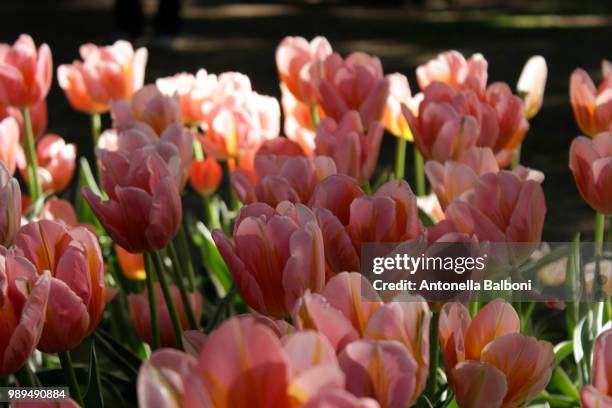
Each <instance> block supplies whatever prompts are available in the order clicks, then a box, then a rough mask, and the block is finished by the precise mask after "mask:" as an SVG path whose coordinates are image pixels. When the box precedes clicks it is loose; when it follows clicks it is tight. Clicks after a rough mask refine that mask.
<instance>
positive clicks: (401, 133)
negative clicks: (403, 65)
mask: <svg viewBox="0 0 612 408" xmlns="http://www.w3.org/2000/svg"><path fill="white" fill-rule="evenodd" d="M387 79H388V80H389V96H388V98H387V107H386V108H385V114H384V115H383V118H382V123H383V125H384V126H385V129H387V131H388V132H390V133H391V134H392V135H394V136H397V137H401V138H403V139H406V140H408V141H412V140H413V136H412V132H411V131H410V126H409V125H408V121H407V120H406V118H405V117H404V115H403V113H402V105H406V106H408V109H410V110H412V111H413V112H417V111H418V109H419V107H418V104H419V102H420V96H419V97H417V95H415V97H414V98H413V97H412V94H411V93H410V85H408V79H407V78H406V77H405V76H404V75H402V74H398V73H396V74H391V75H387ZM419 95H421V96H422V94H419Z"/></svg>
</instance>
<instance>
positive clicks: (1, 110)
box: [0, 99, 48, 142]
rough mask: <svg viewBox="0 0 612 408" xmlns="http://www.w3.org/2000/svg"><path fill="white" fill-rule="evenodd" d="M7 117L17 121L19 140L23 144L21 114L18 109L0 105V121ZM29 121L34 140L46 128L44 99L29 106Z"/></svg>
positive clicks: (46, 119) (45, 102) (23, 132)
mask: <svg viewBox="0 0 612 408" xmlns="http://www.w3.org/2000/svg"><path fill="white" fill-rule="evenodd" d="M8 117H13V118H14V119H15V120H16V121H17V124H18V125H19V135H20V140H21V141H22V142H23V141H24V140H25V129H24V121H23V113H22V112H21V110H20V109H19V108H16V107H14V106H3V105H0V120H1V119H5V118H8ZM30 120H31V121H32V132H34V139H37V138H38V137H39V136H41V135H42V134H43V132H44V131H45V129H46V128H47V122H48V118H47V101H46V100H45V99H43V100H42V101H40V102H38V103H35V104H34V105H32V106H30Z"/></svg>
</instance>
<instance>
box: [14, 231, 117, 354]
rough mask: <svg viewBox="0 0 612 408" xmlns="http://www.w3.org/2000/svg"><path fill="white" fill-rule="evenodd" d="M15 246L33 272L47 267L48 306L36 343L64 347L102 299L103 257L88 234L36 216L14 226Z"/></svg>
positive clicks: (90, 322)
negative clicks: (31, 220)
mask: <svg viewBox="0 0 612 408" xmlns="http://www.w3.org/2000/svg"><path fill="white" fill-rule="evenodd" d="M15 246H16V247H17V248H18V249H19V251H21V252H22V253H23V255H24V256H25V257H26V258H27V259H28V260H29V261H30V262H32V263H33V264H34V266H35V267H36V271H37V273H38V274H39V275H42V274H44V273H45V271H49V272H50V273H51V277H52V278H51V289H50V292H49V305H48V306H49V307H48V308H47V313H46V316H45V327H44V329H43V333H42V337H41V339H40V342H39V344H38V349H40V350H41V351H43V352H46V353H55V352H59V351H67V350H70V349H71V348H73V347H75V346H76V345H78V344H79V343H81V341H83V339H84V338H85V337H86V336H88V335H90V334H91V333H92V332H93V331H94V330H95V329H96V327H97V326H98V323H99V322H100V320H101V319H102V312H103V311H104V306H105V305H106V297H105V287H104V260H103V259H102V251H101V250H100V245H99V244H98V240H97V238H96V237H95V235H94V234H92V233H91V232H89V231H88V230H87V229H86V228H83V227H76V228H67V227H66V226H64V225H63V224H60V223H57V222H54V221H48V220H42V221H38V222H31V223H30V224H27V225H26V226H24V227H22V228H21V230H19V233H18V234H17V236H16V237H15Z"/></svg>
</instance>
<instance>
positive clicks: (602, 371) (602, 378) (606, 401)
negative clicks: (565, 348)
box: [580, 329, 612, 408]
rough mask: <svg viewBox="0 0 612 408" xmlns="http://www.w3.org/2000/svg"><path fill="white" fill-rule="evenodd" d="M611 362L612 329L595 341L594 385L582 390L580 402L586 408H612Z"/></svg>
mask: <svg viewBox="0 0 612 408" xmlns="http://www.w3.org/2000/svg"><path fill="white" fill-rule="evenodd" d="M587 358H588V357H587ZM610 361H612V329H608V330H606V331H604V332H603V333H601V334H600V335H599V336H597V340H595V349H594V350H593V367H592V370H593V374H592V381H593V384H592V385H587V386H585V387H582V389H581V390H580V401H581V402H582V406H583V407H584V408H605V407H609V406H612V365H610Z"/></svg>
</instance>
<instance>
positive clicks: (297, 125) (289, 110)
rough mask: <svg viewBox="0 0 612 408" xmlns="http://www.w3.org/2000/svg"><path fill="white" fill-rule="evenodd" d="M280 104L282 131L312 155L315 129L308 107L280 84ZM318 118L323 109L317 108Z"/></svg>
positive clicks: (320, 116) (321, 115) (321, 114)
mask: <svg viewBox="0 0 612 408" xmlns="http://www.w3.org/2000/svg"><path fill="white" fill-rule="evenodd" d="M281 95H282V97H281V106H282V108H283V118H284V122H283V131H284V133H285V136H287V138H289V139H291V140H293V141H294V142H296V143H297V144H299V145H300V147H301V148H302V149H303V150H304V152H305V153H306V154H307V155H308V156H312V155H313V154H314V150H315V129H316V124H315V122H314V121H313V118H312V115H311V111H310V107H309V106H308V105H306V104H304V103H302V102H300V101H298V100H297V99H296V98H295V96H293V94H292V93H291V92H290V91H289V90H288V89H287V87H286V86H285V84H281ZM314 109H317V114H318V115H319V118H322V117H323V116H324V113H323V111H322V110H321V109H320V108H318V107H316V106H315V107H314Z"/></svg>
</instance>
